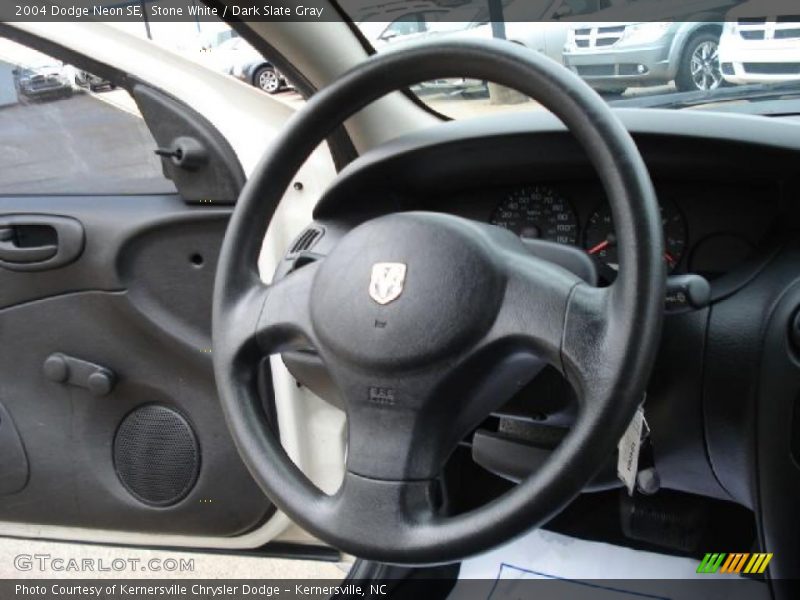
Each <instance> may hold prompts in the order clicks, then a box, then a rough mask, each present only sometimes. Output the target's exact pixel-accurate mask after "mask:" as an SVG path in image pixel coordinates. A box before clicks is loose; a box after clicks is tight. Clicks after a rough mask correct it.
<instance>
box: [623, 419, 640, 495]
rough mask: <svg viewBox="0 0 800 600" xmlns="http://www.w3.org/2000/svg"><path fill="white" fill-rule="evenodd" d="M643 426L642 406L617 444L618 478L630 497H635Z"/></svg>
mask: <svg viewBox="0 0 800 600" xmlns="http://www.w3.org/2000/svg"><path fill="white" fill-rule="evenodd" d="M643 426H644V408H642V407H641V406H640V407H639V408H637V409H636V413H635V414H634V415H633V419H631V422H630V424H629V425H628V428H627V429H626V430H625V433H624V434H622V438H621V439H620V440H619V444H617V452H618V454H617V477H619V478H620V480H621V481H622V483H624V484H625V487H626V488H628V495H630V496H633V490H634V488H635V486H636V474H637V473H638V472H639V450H640V449H641V446H642V428H643Z"/></svg>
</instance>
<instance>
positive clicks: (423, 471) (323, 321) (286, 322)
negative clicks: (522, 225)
mask: <svg viewBox="0 0 800 600" xmlns="http://www.w3.org/2000/svg"><path fill="white" fill-rule="evenodd" d="M462 76H466V77H470V78H475V79H478V80H489V81H495V82H497V83H499V84H502V85H505V86H508V87H514V88H516V89H518V90H519V91H521V92H523V93H525V94H527V95H529V96H531V97H532V98H533V99H535V100H537V101H538V102H540V103H541V104H542V105H543V106H544V107H545V108H547V109H549V110H550V111H552V112H553V113H555V115H557V116H558V117H559V118H560V119H561V120H562V121H563V122H564V123H565V124H566V126H567V127H568V128H569V130H570V131H571V132H572V134H573V135H574V136H575V138H577V140H578V141H579V142H580V144H581V145H582V147H583V148H584V150H585V151H586V153H587V154H588V156H589V158H590V160H591V162H592V164H593V165H594V167H595V169H596V170H597V173H598V174H599V176H600V178H601V180H602V183H603V185H604V188H605V191H606V193H607V195H608V198H609V201H610V204H611V211H612V215H613V219H614V224H615V228H616V233H617V243H618V245H619V251H620V252H619V254H620V259H619V275H618V277H617V279H616V280H615V282H614V283H613V285H611V286H609V287H606V288H596V287H593V286H590V285H588V284H586V283H584V282H583V281H581V280H580V279H579V278H578V277H577V276H575V275H573V274H571V273H569V272H568V271H566V270H565V269H562V268H561V267H559V266H557V265H555V264H553V263H549V262H546V261H544V260H542V259H539V258H536V257H534V256H531V254H530V253H529V252H528V251H527V250H526V248H525V247H524V245H523V244H522V242H521V241H520V240H519V239H518V238H517V237H516V236H515V235H513V234H512V233H510V232H508V231H505V230H501V229H500V228H497V227H494V226H491V225H486V224H480V223H477V222H473V221H469V220H466V219H462V218H458V217H455V216H449V215H444V214H433V213H426V212H407V213H394V214H388V215H384V216H380V217H378V218H375V219H372V220H369V221H367V222H365V223H362V224H360V225H358V226H356V227H354V228H353V229H351V230H350V231H348V232H347V233H346V234H345V235H344V236H343V237H342V238H341V240H340V241H339V242H338V243H337V245H336V247H335V248H334V249H333V250H332V251H331V252H330V254H328V255H327V256H326V257H325V258H324V259H322V260H318V261H316V262H312V263H310V264H307V265H306V266H303V267H301V268H298V269H296V270H295V271H293V272H292V273H290V274H289V275H287V276H286V277H284V278H283V279H280V280H279V281H276V282H274V283H273V284H272V285H264V284H263V283H262V282H261V279H260V278H259V275H258V270H257V257H258V252H259V249H260V246H261V243H262V240H263V236H264V234H265V231H266V229H267V227H268V225H269V223H270V220H271V218H272V216H273V214H274V212H275V208H276V207H277V205H278V203H279V201H280V199H281V198H282V196H283V194H284V193H285V191H286V189H287V187H288V186H289V184H290V183H291V181H292V179H293V177H294V176H295V174H296V173H297V171H298V170H299V168H300V166H301V165H302V164H303V162H304V161H305V160H306V159H307V157H308V156H309V155H310V154H311V152H312V151H313V150H314V149H315V147H316V146H317V145H318V144H320V143H321V142H322V141H323V140H325V138H326V137H327V136H328V135H329V134H330V133H331V132H332V131H334V129H335V128H336V127H338V126H339V125H341V124H342V123H343V122H344V121H345V119H347V118H348V117H350V116H351V115H353V114H354V113H356V112H357V111H358V110H360V109H362V108H364V107H365V106H366V105H368V104H369V103H371V102H372V101H374V100H376V99H378V98H380V97H382V96H383V95H385V94H387V93H389V92H392V91H395V90H398V89H402V88H406V87H408V86H410V85H413V84H415V83H419V82H422V81H426V80H431V79H438V78H446V77H462ZM521 119H524V117H521ZM439 126H446V125H439ZM662 257H663V241H662V230H661V219H660V213H659V209H658V205H657V202H656V197H655V192H654V190H653V185H652V182H651V180H650V177H649V174H648V172H647V169H646V167H645V164H644V162H643V160H642V158H641V156H640V154H639V152H638V150H637V148H636V146H635V145H634V142H633V140H632V139H631V137H630V135H629V134H628V132H627V131H626V130H625V128H624V127H623V126H622V124H621V123H620V122H619V120H618V119H617V118H616V117H615V116H614V114H613V113H612V112H611V110H610V109H609V108H608V107H607V106H606V104H605V102H604V101H603V100H602V99H601V98H600V97H599V96H598V95H597V94H596V93H595V92H594V91H592V90H591V89H590V88H589V87H588V86H587V85H586V84H585V83H584V82H583V81H582V80H580V79H579V78H578V77H577V76H576V75H574V74H572V73H571V72H569V71H568V70H567V69H564V68H563V67H561V66H559V65H558V64H556V63H555V62H553V61H551V60H550V59H547V58H544V57H542V56H541V55H539V54H537V53H535V52H531V51H528V50H525V49H523V48H519V47H517V46H516V45H513V44H506V43H498V42H480V41H465V40H459V41H445V42H434V43H426V44H420V45H415V46H409V47H406V48H404V49H401V50H396V51H392V52H387V53H382V54H378V55H375V56H373V57H371V58H369V59H368V60H366V61H365V62H363V63H362V64H360V65H359V66H357V67H356V68H354V69H353V70H351V71H349V72H348V73H346V74H344V75H343V76H342V77H341V78H339V79H338V80H337V81H335V82H334V83H332V84H331V85H330V86H328V87H327V88H325V89H322V90H320V91H319V92H318V93H317V94H316V95H314V96H313V97H312V98H311V99H310V100H309V101H308V102H307V104H306V105H305V106H304V107H303V108H302V110H300V111H299V112H298V113H297V114H296V115H295V116H294V117H293V118H292V119H291V120H290V121H289V123H288V124H287V125H286V127H285V129H284V130H283V132H282V134H281V135H280V136H279V137H278V139H277V140H276V141H275V142H274V143H273V144H272V145H271V148H270V149H269V150H268V151H267V153H266V155H265V156H264V157H263V159H262V160H261V162H260V163H259V165H258V166H257V167H256V169H255V171H254V173H253V175H252V176H251V178H250V179H249V181H248V182H247V185H246V186H245V188H244V189H243V191H242V193H241V196H240V197H239V201H238V203H237V204H236V207H235V210H234V212H233V215H232V217H231V220H230V223H229V226H228V230H227V233H226V235H225V240H224V243H223V245H222V250H221V253H220V256H219V262H218V266H217V275H216V282H215V291H214V309H213V347H214V353H213V360H214V370H215V375H216V381H217V386H218V389H219V395H220V400H221V403H222V407H223V409H224V413H225V417H226V420H227V423H228V427H229V429H230V431H231V434H232V436H233V438H234V440H235V442H236V445H237V447H238V450H239V453H240V454H241V456H242V458H243V460H244V462H245V463H246V465H247V467H248V468H249V469H250V472H251V473H252V475H253V477H254V478H255V480H256V481H257V482H258V484H259V485H260V486H261V487H262V488H263V490H264V492H265V493H266V494H267V496H269V498H270V499H271V500H272V501H273V502H274V503H275V505H276V506H277V507H278V508H280V509H281V510H282V511H284V512H285V513H286V514H287V515H289V517H291V518H292V519H293V520H294V521H295V522H297V523H298V524H299V525H301V526H302V527H304V528H306V529H307V530H308V531H310V532H311V533H312V534H314V535H316V536H318V537H319V538H320V539H321V540H323V541H325V542H327V543H329V544H331V545H332V546H334V547H337V548H339V549H341V550H343V551H346V552H348V553H351V554H353V555H355V556H358V557H362V558H368V559H371V560H376V561H381V562H388V563H400V564H430V563H442V562H447V561H454V560H459V559H462V558H464V557H466V556H470V555H473V554H475V553H478V552H481V551H485V550H487V549H489V548H491V547H493V546H495V545H498V544H500V543H502V542H505V541H507V540H509V539H511V538H512V537H514V536H517V535H519V534H521V533H523V532H525V531H527V530H529V529H531V528H533V527H536V526H538V525H541V524H542V523H544V522H546V521H547V520H548V519H549V518H550V517H552V516H553V515H555V514H556V513H557V512H558V511H559V510H560V509H562V508H563V507H564V506H565V505H566V504H567V503H569V502H570V501H571V500H572V499H573V498H574V497H575V496H576V495H577V494H578V493H580V491H581V489H582V488H583V486H584V485H585V484H586V483H587V482H588V481H589V480H590V479H591V478H592V477H593V475H594V474H595V473H596V472H597V471H598V470H599V468H600V467H601V466H602V464H603V462H604V461H605V460H607V459H608V458H609V457H610V456H612V455H613V452H614V451H615V449H616V445H617V442H618V440H619V438H620V437H621V435H622V433H623V432H624V430H625V428H626V426H627V425H628V423H629V421H630V420H631V418H632V417H633V414H634V412H635V410H636V408H637V406H638V404H639V403H640V401H641V398H642V394H643V391H644V389H645V386H646V382H647V379H648V377H649V373H650V370H651V367H652V363H653V361H654V357H655V352H656V347H657V343H658V339H659V334H660V328H661V320H662V310H663V299H664V282H665V277H666V274H665V267H664V263H663V259H662ZM308 348H313V349H314V350H315V351H316V352H317V353H318V355H319V356H320V357H321V358H322V360H323V361H324V363H325V366H326V369H327V370H328V372H329V373H330V376H331V378H332V379H333V381H334V382H335V384H336V386H337V388H338V390H339V391H340V392H341V395H342V396H343V398H344V404H345V408H346V411H347V422H348V451H347V457H346V470H345V476H344V480H343V482H342V485H341V487H340V489H339V490H338V492H337V493H335V494H333V495H328V494H325V493H323V492H322V491H321V490H319V489H318V488H317V487H316V486H315V485H313V484H312V483H311V482H310V481H309V479H308V478H307V477H306V476H305V475H304V474H303V473H302V472H301V471H300V470H299V469H298V468H297V466H296V465H295V464H294V463H293V462H292V461H291V460H290V458H289V457H288V456H287V455H286V453H285V451H284V450H283V448H282V446H281V443H280V440H279V438H278V436H277V434H276V433H275V431H274V430H273V429H272V428H271V427H270V425H269V423H268V421H267V419H266V417H265V415H264V410H263V408H262V402H261V399H260V397H259V393H258V377H257V368H256V366H257V365H258V363H259V362H260V361H261V360H263V358H264V357H265V356H268V355H272V354H277V353H281V352H286V351H288V350H296V349H308ZM544 363H547V364H550V365H553V366H554V367H556V368H557V369H558V370H559V371H560V372H561V373H563V375H564V376H565V377H566V378H567V380H568V381H569V382H570V384H571V385H572V387H573V388H574V390H575V392H576V395H577V396H578V399H579V411H578V416H577V418H576V422H575V424H574V426H573V427H572V428H571V431H570V432H569V434H568V435H567V436H566V438H565V439H564V440H563V441H562V443H561V444H560V445H559V446H558V447H557V448H556V449H555V450H554V451H553V452H552V454H551V455H550V457H549V459H548V460H547V461H546V462H545V464H543V465H542V466H541V467H540V468H539V469H538V470H537V471H535V472H534V473H532V474H531V475H530V476H529V477H528V478H527V479H526V480H524V481H523V482H522V483H520V484H519V485H517V486H516V487H515V488H514V489H513V490H511V491H509V492H507V493H505V494H504V495H502V496H500V497H499V498H497V499H495V500H493V501H492V502H489V503H487V504H485V505H483V506H482V507H480V508H477V509H474V510H472V511H470V512H466V513H462V514H457V515H448V514H446V511H445V510H443V509H442V494H441V488H440V485H439V483H438V481H439V480H438V479H437V478H438V476H439V475H440V472H441V470H442V467H443V465H444V463H445V461H446V460H447V458H448V457H449V455H450V454H451V452H452V451H453V449H454V448H455V447H456V445H457V444H458V442H459V440H461V439H462V438H463V437H464V436H465V435H467V434H468V433H469V431H470V430H471V429H472V428H474V427H476V426H477V425H478V424H479V423H480V422H481V421H482V420H483V419H484V418H485V417H486V416H487V415H488V414H489V413H490V412H491V411H492V410H493V409H495V408H497V406H498V403H500V402H501V401H502V400H505V399H508V398H509V397H510V395H511V394H512V393H513V392H514V391H515V390H516V389H518V388H519V387H520V385H521V382H522V383H524V382H526V381H528V380H529V379H530V378H531V376H532V375H533V374H534V373H535V372H536V370H537V369H540V368H541V367H542V365H543V364H544Z"/></svg>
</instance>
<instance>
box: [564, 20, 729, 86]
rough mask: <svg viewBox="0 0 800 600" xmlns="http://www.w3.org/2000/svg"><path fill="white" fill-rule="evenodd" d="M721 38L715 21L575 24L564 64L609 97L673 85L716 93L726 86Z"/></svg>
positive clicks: (568, 36) (567, 44) (569, 36)
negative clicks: (642, 87)
mask: <svg viewBox="0 0 800 600" xmlns="http://www.w3.org/2000/svg"><path fill="white" fill-rule="evenodd" d="M721 33H722V23H717V22H668V21H654V22H648V23H605V22H604V23H582V24H576V25H574V26H573V27H572V28H571V29H570V31H569V34H568V35H567V43H566V46H565V47H564V64H566V65H567V67H569V68H570V69H572V70H573V71H574V72H576V73H577V74H578V75H580V76H581V77H582V78H583V79H585V80H586V81H587V83H589V84H590V85H592V87H594V88H596V89H598V90H600V91H605V92H622V91H624V90H625V89H626V88H628V87H635V86H646V85H661V84H666V83H669V82H670V81H674V82H675V86H676V87H677V88H678V90H680V91H694V90H713V89H716V88H718V87H719V86H720V85H721V84H722V82H723V79H722V73H721V72H720V65H719V38H720V34H721Z"/></svg>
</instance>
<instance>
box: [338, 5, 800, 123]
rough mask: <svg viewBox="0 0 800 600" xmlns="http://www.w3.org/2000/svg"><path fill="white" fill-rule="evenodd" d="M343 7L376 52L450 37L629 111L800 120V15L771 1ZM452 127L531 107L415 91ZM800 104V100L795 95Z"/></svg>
mask: <svg viewBox="0 0 800 600" xmlns="http://www.w3.org/2000/svg"><path fill="white" fill-rule="evenodd" d="M341 6H342V8H343V9H344V10H345V11H348V10H349V13H348V14H349V16H350V18H352V19H353V21H354V22H355V23H356V25H357V26H358V28H359V29H360V31H361V33H362V34H363V35H364V37H365V38H366V39H367V41H368V42H369V43H370V44H371V45H372V48H373V49H374V50H375V51H376V52H385V51H388V50H391V49H393V48H397V47H400V46H401V45H403V44H406V43H412V42H415V41H421V40H433V39H447V38H474V39H499V40H503V41H506V42H509V43H514V44H517V45H519V46H523V47H525V48H529V49H530V50H531V51H534V52H538V53H540V54H542V55H543V56H545V57H547V58H548V59H550V60H552V61H554V62H557V63H558V64H561V65H563V66H564V67H565V68H567V69H569V70H571V71H572V72H573V73H575V74H577V75H578V76H579V77H581V78H582V79H583V80H584V81H585V82H586V83H588V84H589V85H590V86H591V87H592V88H594V89H595V90H596V91H597V92H598V93H599V94H601V95H602V96H603V97H604V98H605V99H606V100H607V101H609V102H611V103H613V104H615V105H620V106H634V107H644V108H646V107H653V108H656V107H660V108H675V109H682V108H692V109H705V110H727V111H732V110H738V111H746V112H751V113H754V114H758V113H760V112H763V113H764V114H798V113H800V10H796V9H795V10H794V11H788V12H791V13H792V14H788V12H787V5H786V3H777V4H776V5H775V6H771V3H770V2H769V0H749V1H745V2H742V1H740V0H703V1H702V2H699V1H698V0H669V1H667V2H664V1H662V0H532V1H523V0H463V1H460V2H441V1H440V0H431V1H430V2H425V1H422V2H399V1H396V2H391V1H390V2H382V3H378V2H364V1H358V2H356V1H355V0H353V1H352V2H348V1H347V0H344V1H343V2H341ZM411 91H412V92H413V93H414V94H416V95H417V96H418V98H419V99H420V100H421V101H423V102H425V103H426V104H427V105H428V106H429V107H431V108H432V109H434V110H436V111H438V112H440V113H442V114H444V115H446V116H448V117H451V118H463V117H469V116H472V115H477V114H484V113H487V112H495V111H509V110H515V111H520V110H531V109H535V108H537V105H536V104H535V103H533V102H531V101H530V100H529V99H528V98H526V97H524V96H522V95H520V94H518V93H516V92H515V91H514V90H509V89H506V88H502V87H500V86H497V85H495V84H494V83H493V82H491V81H477V80H471V79H468V78H463V77H460V78H448V79H440V80H436V81H428V82H424V83H420V84H418V85H416V86H414V87H413V88H412V90H411ZM796 96H797V97H796Z"/></svg>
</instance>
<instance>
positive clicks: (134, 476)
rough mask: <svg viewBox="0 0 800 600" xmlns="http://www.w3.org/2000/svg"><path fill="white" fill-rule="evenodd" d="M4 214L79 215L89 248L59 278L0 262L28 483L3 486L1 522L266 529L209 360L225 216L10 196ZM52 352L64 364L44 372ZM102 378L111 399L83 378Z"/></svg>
mask: <svg viewBox="0 0 800 600" xmlns="http://www.w3.org/2000/svg"><path fill="white" fill-rule="evenodd" d="M8 215H35V216H39V217H43V218H44V219H45V221H47V219H54V218H56V217H58V218H65V217H66V218H70V219H74V220H75V221H77V222H78V223H80V225H81V226H82V228H83V231H84V237H85V241H84V247H83V250H82V252H81V254H80V255H79V257H78V258H77V259H76V260H74V261H73V262H71V263H70V264H68V265H66V266H62V267H60V268H55V269H48V270H42V271H15V270H9V269H6V268H2V267H0V404H2V407H1V408H0V444H2V442H3V440H5V439H6V438H5V437H4V433H8V434H9V438H8V439H11V437H13V436H11V434H12V433H15V434H16V435H17V436H18V438H19V440H20V441H21V445H22V447H23V448H24V457H23V458H20V459H19V460H15V461H12V460H8V459H7V460H0V469H3V470H4V471H5V474H9V473H12V472H13V473H16V479H15V481H16V482H17V485H16V486H10V485H9V486H6V487H5V488H4V486H2V485H0V521H11V522H20V523H23V522H24V523H36V524H43V525H44V524H50V525H68V526H80V527H86V528H100V529H115V530H125V531H142V532H157V533H182V534H197V535H200V534H203V535H234V534H237V533H241V532H245V531H247V530H249V529H252V528H254V527H256V526H257V525H259V524H260V523H262V522H263V521H264V519H265V518H266V517H267V516H268V515H269V514H271V511H272V508H271V506H270V505H269V503H268V501H267V500H266V499H265V497H264V496H263V494H262V493H261V491H260V490H259V489H258V487H257V486H256V485H255V483H254V482H253V481H252V479H251V478H250V476H249V474H248V473H247V470H246V468H245V467H244V465H243V464H242V462H241V460H240V459H239V457H238V454H237V453H236V450H235V448H234V446H233V443H232V441H231V438H230V436H229V434H228V431H227V428H226V426H225V423H224V419H223V416H222V413H221V411H220V408H219V404H218V401H217V398H216V389H215V386H214V379H213V373H212V365H211V353H210V350H211V341H210V318H211V294H212V288H213V278H214V269H215V267H216V258H217V253H218V251H219V245H220V244H221V241H222V237H223V233H224V229H225V226H226V223H227V219H228V216H229V210H228V209H224V208H209V207H199V206H187V205H186V204H185V203H184V202H183V200H182V199H181V198H180V197H179V196H177V195H157V196H113V197H112V196H90V197H81V196H59V197H53V198H44V197H18V198H14V197H4V198H0V220H2V219H3V218H4V217H6V216H8ZM53 355H57V358H56V359H55V362H56V363H58V364H61V363H59V362H58V361H61V360H63V361H65V362H64V365H66V366H64V367H63V370H61V371H59V369H55V370H54V369H52V368H50V369H48V370H47V371H45V369H44V364H45V361H47V359H48V358H50V357H52V356H53ZM52 364H53V363H52V362H51V366H52ZM86 364H88V365H89V366H88V367H84V366H83V365H86ZM56 366H58V365H56ZM95 368H97V369H98V370H100V371H102V373H105V374H110V379H109V380H108V381H106V383H109V382H110V387H111V390H110V391H109V392H108V393H105V394H104V393H103V392H104V391H105V390H104V389H103V386H100V387H99V388H98V387H97V386H94V387H93V386H92V385H89V384H87V381H88V380H89V378H88V375H91V374H93V370H92V369H95ZM87 369H88V370H87ZM65 372H66V374H65ZM104 376H105V375H104ZM153 405H155V406H157V407H160V408H157V409H151V408H149V407H152V406H153ZM2 415H7V418H2ZM130 415H133V416H130ZM129 416H130V417H129ZM12 427H13V432H12V430H11V428H12ZM115 440H116V442H115ZM24 461H27V467H28V478H27V481H26V482H25V484H24V487H22V489H21V490H20V489H16V490H14V489H13V488H14V487H17V488H18V487H19V481H20V477H19V472H20V470H21V469H22V464H21V463H22V462H24ZM9 463H10V464H9ZM195 471H196V473H195ZM3 480H4V473H0V482H2V481H3ZM4 489H5V490H6V492H4ZM139 492H141V493H139ZM164 494H166V496H165V495H164ZM164 498H167V502H166V503H165V502H163V499H164Z"/></svg>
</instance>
